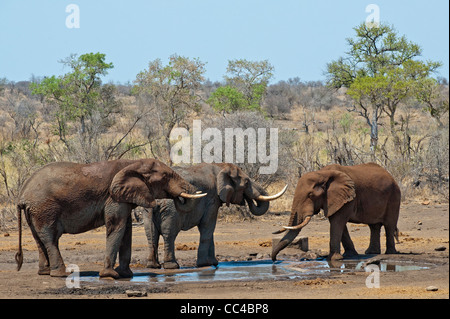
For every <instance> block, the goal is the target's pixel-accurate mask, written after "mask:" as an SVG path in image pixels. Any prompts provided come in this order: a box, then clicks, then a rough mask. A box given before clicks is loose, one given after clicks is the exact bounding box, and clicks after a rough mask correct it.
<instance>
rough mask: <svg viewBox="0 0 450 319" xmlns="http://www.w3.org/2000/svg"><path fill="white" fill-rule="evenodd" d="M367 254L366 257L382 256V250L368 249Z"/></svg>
mask: <svg viewBox="0 0 450 319" xmlns="http://www.w3.org/2000/svg"><path fill="white" fill-rule="evenodd" d="M365 254H366V255H379V254H381V250H380V249H371V248H368V249H367V250H366V251H365Z"/></svg>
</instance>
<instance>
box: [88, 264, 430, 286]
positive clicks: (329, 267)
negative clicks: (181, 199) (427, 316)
mask: <svg viewBox="0 0 450 319" xmlns="http://www.w3.org/2000/svg"><path fill="white" fill-rule="evenodd" d="M368 264H371V265H376V266H377V267H378V269H379V270H380V271H381V272H386V271H388V272H389V271H410V270H422V269H428V268H430V267H431V265H429V264H417V263H413V262H408V261H384V260H382V261H373V262H372V261H370V260H368V259H357V260H345V261H338V262H333V263H330V262H328V261H326V260H310V261H276V262H272V261H271V260H255V261H234V262H220V263H219V265H218V266H217V267H213V266H211V267H201V268H184V267H182V268H180V269H176V270H164V269H155V270H153V269H146V270H134V276H133V278H131V279H126V280H127V281H130V282H133V283H136V284H138V283H148V282H200V281H226V280H233V281H234V280H244V281H248V280H276V279H303V278H308V277H311V276H316V277H321V276H326V275H327V274H330V273H339V272H340V273H344V272H354V271H362V272H364V271H365V267H366V266H367V265H368ZM80 280H81V281H84V282H101V281H102V280H106V279H100V278H99V276H98V274H92V273H89V274H86V275H83V273H82V274H81V277H80ZM122 280H125V279H121V281H122Z"/></svg>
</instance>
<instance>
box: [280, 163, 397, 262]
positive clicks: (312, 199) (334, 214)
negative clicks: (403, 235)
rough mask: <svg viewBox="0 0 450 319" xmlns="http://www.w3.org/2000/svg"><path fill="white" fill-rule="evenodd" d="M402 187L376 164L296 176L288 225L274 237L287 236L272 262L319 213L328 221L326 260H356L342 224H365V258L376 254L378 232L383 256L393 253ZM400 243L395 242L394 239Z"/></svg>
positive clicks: (327, 168) (331, 167) (328, 167)
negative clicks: (383, 243) (383, 239)
mask: <svg viewBox="0 0 450 319" xmlns="http://www.w3.org/2000/svg"><path fill="white" fill-rule="evenodd" d="M400 199H401V194H400V188H399V187H398V185H397V183H396V182H395V180H394V178H393V177H392V176H391V175H390V174H389V173H388V172H387V171H386V170H385V169H384V168H382V167H381V166H379V165H377V164H375V163H368V164H361V165H355V166H341V165H337V164H333V165H329V166H326V167H324V168H322V169H321V170H319V171H315V172H309V173H306V174H305V175H303V176H302V177H300V179H299V180H298V183H297V187H296V189H295V194H294V199H293V202H292V209H291V216H290V219H289V223H288V226H283V228H282V229H280V230H278V231H276V232H274V234H280V233H283V232H286V231H287V233H286V234H285V235H284V236H283V238H282V239H281V240H280V241H279V243H278V244H277V245H276V246H274V247H273V249H272V260H274V261H275V260H276V257H277V255H278V253H279V252H280V251H281V250H282V249H284V248H285V247H287V246H288V245H289V244H290V243H291V242H292V241H293V240H294V239H295V237H296V236H297V235H298V234H299V232H300V231H301V230H302V229H303V228H304V227H306V226H307V225H308V223H309V222H310V221H311V217H312V216H313V215H315V214H317V213H319V212H320V210H321V209H323V211H324V213H325V216H326V217H327V218H328V219H329V221H330V252H329V256H328V258H329V259H342V258H343V256H342V255H341V254H340V245H341V242H342V245H343V247H344V249H345V254H344V257H346V256H354V255H357V254H358V253H357V252H356V250H355V247H354V245H353V242H352V240H351V238H350V234H349V232H348V229H347V226H346V223H347V222H351V223H362V224H368V225H369V227H370V245H369V248H368V249H367V250H366V254H380V253H381V248H380V229H381V226H384V228H385V231H386V254H394V253H396V252H397V251H396V249H395V241H394V237H398V229H397V221H398V216H399V210H400ZM397 240H398V239H397Z"/></svg>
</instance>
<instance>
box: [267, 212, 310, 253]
mask: <svg viewBox="0 0 450 319" xmlns="http://www.w3.org/2000/svg"><path fill="white" fill-rule="evenodd" d="M311 217H312V216H306V217H305V218H304V219H303V220H302V221H301V223H298V224H297V225H294V222H295V221H296V220H297V219H298V214H297V212H293V213H292V214H291V218H290V220H289V226H283V228H282V229H281V230H279V231H277V232H275V233H274V234H279V233H281V232H284V231H286V230H288V232H287V233H286V234H285V235H284V236H283V238H282V239H281V240H280V242H279V243H278V244H277V245H276V246H275V247H273V249H272V260H273V261H275V260H276V259H277V255H278V253H279V252H280V251H281V250H283V249H284V248H286V247H287V246H288V245H289V244H290V243H292V241H293V240H294V239H295V237H297V235H298V234H299V233H300V230H302V228H303V227H305V226H306V225H308V223H309V222H310V220H311Z"/></svg>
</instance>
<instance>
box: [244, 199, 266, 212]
mask: <svg viewBox="0 0 450 319" xmlns="http://www.w3.org/2000/svg"><path fill="white" fill-rule="evenodd" d="M245 201H246V202H247V204H248V208H249V209H250V212H251V213H252V214H253V215H255V216H261V215H264V214H265V213H266V212H267V210H268V209H269V202H262V201H260V200H255V201H256V205H255V203H254V202H253V199H250V198H247V197H245Z"/></svg>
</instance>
